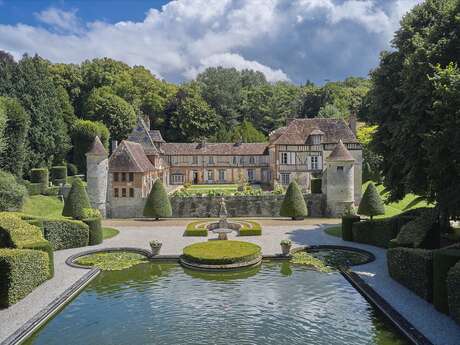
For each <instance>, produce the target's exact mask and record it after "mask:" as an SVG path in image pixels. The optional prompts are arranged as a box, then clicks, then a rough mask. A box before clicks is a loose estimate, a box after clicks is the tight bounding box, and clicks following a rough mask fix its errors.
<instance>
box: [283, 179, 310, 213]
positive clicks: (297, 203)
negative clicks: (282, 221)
mask: <svg viewBox="0 0 460 345" xmlns="http://www.w3.org/2000/svg"><path fill="white" fill-rule="evenodd" d="M280 215H281V216H282V217H291V218H292V219H295V218H303V217H306V216H307V215H308V211H307V205H306V204H305V199H304V198H303V195H302V192H301V191H300V188H299V185H298V184H297V182H296V181H292V182H291V183H290V184H289V187H288V189H287V191H286V194H285V196H284V200H283V203H282V204H281V210H280Z"/></svg>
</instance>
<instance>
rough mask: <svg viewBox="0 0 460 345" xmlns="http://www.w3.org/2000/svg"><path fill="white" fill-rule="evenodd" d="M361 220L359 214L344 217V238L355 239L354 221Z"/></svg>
mask: <svg viewBox="0 0 460 345" xmlns="http://www.w3.org/2000/svg"><path fill="white" fill-rule="evenodd" d="M360 220H361V218H360V217H359V216H353V215H351V216H343V217H342V239H343V240H344V241H353V223H357V222H359V221H360Z"/></svg>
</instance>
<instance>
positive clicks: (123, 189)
mask: <svg viewBox="0 0 460 345" xmlns="http://www.w3.org/2000/svg"><path fill="white" fill-rule="evenodd" d="M121 197H122V198H126V188H122V189H121Z"/></svg>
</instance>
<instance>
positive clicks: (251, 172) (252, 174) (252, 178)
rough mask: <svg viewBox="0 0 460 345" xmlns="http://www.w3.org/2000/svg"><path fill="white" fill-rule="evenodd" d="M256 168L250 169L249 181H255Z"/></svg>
mask: <svg viewBox="0 0 460 345" xmlns="http://www.w3.org/2000/svg"><path fill="white" fill-rule="evenodd" d="M254 178H255V177H254V169H248V181H249V182H251V181H254Z"/></svg>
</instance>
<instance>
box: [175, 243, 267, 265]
mask: <svg viewBox="0 0 460 345" xmlns="http://www.w3.org/2000/svg"><path fill="white" fill-rule="evenodd" d="M260 255H261V248H260V247H259V246H258V245H256V244H253V243H249V242H241V241H208V242H200V243H194V244H191V245H189V246H187V247H185V248H184V250H183V257H184V259H186V260H187V261H191V262H195V263H199V264H206V265H227V264H234V263H239V262H248V261H251V260H254V259H256V258H257V257H259V256H260Z"/></svg>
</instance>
